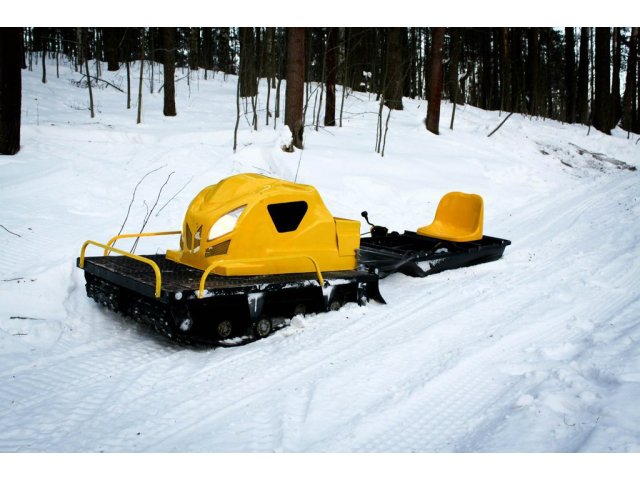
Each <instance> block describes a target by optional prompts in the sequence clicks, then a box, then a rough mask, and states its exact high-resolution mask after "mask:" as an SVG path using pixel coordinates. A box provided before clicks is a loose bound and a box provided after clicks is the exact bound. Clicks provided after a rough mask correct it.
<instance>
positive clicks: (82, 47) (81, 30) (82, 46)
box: [78, 28, 96, 118]
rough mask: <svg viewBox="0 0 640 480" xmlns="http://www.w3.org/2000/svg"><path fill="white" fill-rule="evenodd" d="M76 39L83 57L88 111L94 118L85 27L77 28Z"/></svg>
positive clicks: (87, 40) (87, 37) (87, 35)
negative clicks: (87, 92)
mask: <svg viewBox="0 0 640 480" xmlns="http://www.w3.org/2000/svg"><path fill="white" fill-rule="evenodd" d="M78 40H79V41H80V45H79V46H78V48H79V51H81V52H82V54H81V57H82V58H83V59H84V73H85V74H86V76H87V88H88V89H89V111H90V112H91V118H94V117H95V116H96V114H95V112H94V110H93V90H92V88H91V72H90V71H89V34H88V32H87V29H86V28H78Z"/></svg>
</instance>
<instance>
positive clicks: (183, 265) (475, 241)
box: [77, 174, 511, 345]
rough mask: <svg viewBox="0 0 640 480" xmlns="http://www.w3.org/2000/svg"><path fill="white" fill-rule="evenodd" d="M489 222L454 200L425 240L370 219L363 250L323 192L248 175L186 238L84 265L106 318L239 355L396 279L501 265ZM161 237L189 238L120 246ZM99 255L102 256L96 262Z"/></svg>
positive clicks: (222, 187) (462, 196)
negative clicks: (298, 320) (234, 349)
mask: <svg viewBox="0 0 640 480" xmlns="http://www.w3.org/2000/svg"><path fill="white" fill-rule="evenodd" d="M483 212H484V205H483V201H482V197H480V196H479V195H475V194H466V193H462V192H451V193H449V194H447V195H445V196H444V197H443V198H442V200H441V201H440V204H439V205H438V209H437V211H436V215H435V218H434V220H433V222H432V223H431V224H430V225H426V226H424V227H420V228H418V229H417V231H416V232H413V231H405V232H404V233H402V234H399V233H397V232H389V231H388V229H387V228H385V227H382V226H375V225H372V224H371V223H369V219H368V216H367V212H362V216H363V217H364V218H365V220H366V221H367V223H369V225H371V229H370V237H368V238H362V239H361V236H360V222H358V221H355V220H347V219H343V218H336V217H333V216H332V215H331V213H330V212H329V210H328V209H327V207H326V206H325V205H324V202H323V201H322V199H321V198H320V195H319V194H318V192H317V190H316V189H315V188H314V187H312V186H309V185H299V184H296V183H292V182H287V181H284V180H278V179H274V178H270V177H266V176H262V175H256V174H240V175H234V176H232V177H229V178H226V179H224V180H221V181H220V182H218V183H217V184H215V185H212V186H209V187H206V188H205V189H204V190H202V191H201V192H200V193H199V194H198V195H196V197H195V198H194V199H193V200H192V202H191V204H190V205H189V208H188V209H187V212H186V214H185V218H184V222H183V225H182V230H178V231H170V232H156V233H140V234H124V235H117V236H115V237H113V238H112V239H111V240H109V241H108V242H107V243H98V242H95V241H93V240H87V241H86V242H85V243H84V245H83V246H82V250H81V252H80V257H79V258H78V259H77V265H78V267H80V268H82V269H84V271H85V279H86V290H87V295H88V296H89V297H91V298H93V299H94V300H95V301H96V302H98V303H100V304H102V305H104V306H106V307H107V308H109V309H111V310H114V311H117V312H121V313H123V314H124V315H128V316H131V317H133V318H134V319H136V320H138V321H141V322H143V323H148V324H151V325H153V326H154V327H155V328H156V330H158V331H159V332H160V333H162V334H164V335H165V336H167V337H169V338H171V339H173V340H176V341H178V342H180V343H199V344H200V343H206V344H219V345H237V344H240V343H245V342H246V341H250V340H252V339H255V338H262V337H266V336H267V335H269V334H270V333H271V332H272V331H273V330H274V329H277V328H279V327H281V326H283V325H285V324H286V322H287V319H288V318H291V317H293V316H295V315H299V314H305V313H310V312H323V311H329V310H337V309H339V308H340V307H341V306H342V305H343V304H345V303H347V302H355V303H358V304H359V305H364V304H366V303H367V302H368V301H369V300H376V301H377V302H380V303H385V301H384V299H383V298H382V296H381V294H380V291H379V287H378V282H379V279H380V278H383V277H384V276H386V275H389V274H391V273H395V272H401V273H404V274H406V275H411V276H418V277H424V276H426V275H430V274H433V273H438V272H441V271H443V270H448V269H451V268H459V267H464V266H469V265H475V264H478V263H483V262H489V261H493V260H497V259H498V258H500V257H501V256H502V254H503V252H504V249H505V248H506V246H507V245H510V244H511V242H510V241H509V240H504V239H500V238H495V237H489V236H486V235H484V234H483ZM162 235H168V236H171V235H174V236H179V238H180V240H179V249H178V250H168V251H167V252H166V255H157V254H156V255H136V254H133V253H130V252H127V251H125V250H122V249H120V248H116V247H115V243H116V242H117V241H118V240H121V239H127V238H128V239H132V238H136V239H137V238H140V237H150V236H162ZM89 246H93V247H98V248H100V249H102V255H101V256H95V257H87V256H86V250H87V248H88V247H89ZM111 253H114V254H117V255H110V254H111Z"/></svg>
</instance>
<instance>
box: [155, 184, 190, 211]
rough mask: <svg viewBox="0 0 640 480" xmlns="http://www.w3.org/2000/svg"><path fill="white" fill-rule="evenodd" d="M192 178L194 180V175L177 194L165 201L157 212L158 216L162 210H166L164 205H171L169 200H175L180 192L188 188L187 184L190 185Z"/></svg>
mask: <svg viewBox="0 0 640 480" xmlns="http://www.w3.org/2000/svg"><path fill="white" fill-rule="evenodd" d="M191 180H193V177H191V178H190V179H189V181H188V182H187V183H185V184H184V185H183V186H182V188H181V189H180V190H178V191H177V192H176V193H175V195H174V196H173V197H171V198H170V199H169V200H167V201H166V202H165V204H164V205H163V206H162V207H161V208H160V210H158V212H157V213H156V217H157V216H158V215H160V212H162V210H164V207H166V206H167V205H169V202H171V200H173V199H174V198H176V197H177V196H178V195H180V192H182V191H183V190H184V189H185V188H187V185H189V184H190V183H191Z"/></svg>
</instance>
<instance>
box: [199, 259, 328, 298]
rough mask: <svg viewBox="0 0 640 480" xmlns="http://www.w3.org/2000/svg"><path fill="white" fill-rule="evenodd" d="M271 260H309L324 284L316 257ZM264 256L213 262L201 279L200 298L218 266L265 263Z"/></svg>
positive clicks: (319, 279)
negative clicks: (210, 275) (208, 279)
mask: <svg viewBox="0 0 640 480" xmlns="http://www.w3.org/2000/svg"><path fill="white" fill-rule="evenodd" d="M269 260H276V261H277V260H309V261H310V262H311V263H312V264H313V267H314V269H315V271H316V277H317V278H318V283H319V284H320V286H321V287H322V286H323V285H324V277H323V276H322V272H321V271H320V267H319V266H318V262H316V261H315V259H314V258H312V257H309V256H305V255H302V256H300V255H282V256H277V257H275V256H274V257H269ZM264 261H265V259H264V258H241V259H228V260H226V259H221V260H217V261H216V262H214V263H212V264H211V265H209V266H208V267H207V269H206V270H205V271H204V273H203V274H202V278H201V279H200V288H199V289H198V298H202V295H203V294H204V284H205V283H206V281H207V277H208V276H209V274H210V273H211V272H212V271H213V270H214V269H215V268H216V267H220V266H222V265H224V264H225V263H228V264H234V263H257V262H260V263H264Z"/></svg>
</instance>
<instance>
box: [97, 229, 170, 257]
mask: <svg viewBox="0 0 640 480" xmlns="http://www.w3.org/2000/svg"><path fill="white" fill-rule="evenodd" d="M181 233H182V232H181V231H180V230H176V231H172V232H149V233H124V234H122V235H116V236H115V237H113V238H112V239H111V240H109V241H108V242H107V246H108V247H113V245H114V244H115V243H116V242H117V241H118V240H120V239H121V238H138V237H159V236H161V235H180V234H181ZM104 254H105V255H108V254H109V253H108V249H107V248H105V249H104Z"/></svg>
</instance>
